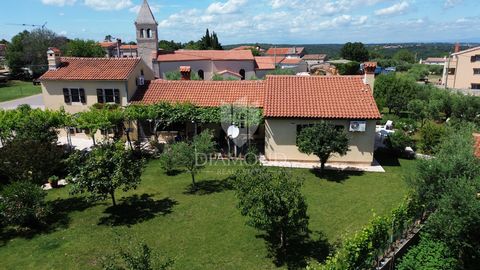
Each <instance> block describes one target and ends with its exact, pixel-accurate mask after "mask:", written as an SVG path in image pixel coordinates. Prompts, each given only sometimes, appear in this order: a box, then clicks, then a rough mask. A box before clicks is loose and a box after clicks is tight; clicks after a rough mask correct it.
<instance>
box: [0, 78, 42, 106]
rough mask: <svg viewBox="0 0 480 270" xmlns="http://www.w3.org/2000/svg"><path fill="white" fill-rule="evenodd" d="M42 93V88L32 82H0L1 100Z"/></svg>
mask: <svg viewBox="0 0 480 270" xmlns="http://www.w3.org/2000/svg"><path fill="white" fill-rule="evenodd" d="M40 93H42V88H41V87H40V86H37V85H33V84H32V82H23V81H9V82H8V83H6V84H2V83H0V102H4V101H9V100H13V99H17V98H22V97H28V96H32V95H36V94H40Z"/></svg>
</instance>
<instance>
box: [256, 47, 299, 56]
mask: <svg viewBox="0 0 480 270" xmlns="http://www.w3.org/2000/svg"><path fill="white" fill-rule="evenodd" d="M305 53H306V51H305V48H304V47H291V48H274V47H272V48H270V49H268V50H267V52H266V53H265V55H267V56H278V57H282V56H283V57H298V58H302V57H303V56H304V55H305Z"/></svg>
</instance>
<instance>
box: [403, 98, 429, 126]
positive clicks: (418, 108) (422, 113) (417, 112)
mask: <svg viewBox="0 0 480 270" xmlns="http://www.w3.org/2000/svg"><path fill="white" fill-rule="evenodd" d="M407 109H408V111H409V112H410V117H411V118H412V119H413V120H416V121H419V122H420V126H422V127H423V124H424V122H425V121H424V120H425V118H426V117H427V115H428V113H427V104H426V103H425V102H424V101H423V100H420V99H413V100H411V101H410V102H408V105H407Z"/></svg>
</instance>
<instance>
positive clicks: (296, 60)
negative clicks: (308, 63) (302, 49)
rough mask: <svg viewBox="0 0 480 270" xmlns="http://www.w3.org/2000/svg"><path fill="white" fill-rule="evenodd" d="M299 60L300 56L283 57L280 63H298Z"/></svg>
mask: <svg viewBox="0 0 480 270" xmlns="http://www.w3.org/2000/svg"><path fill="white" fill-rule="evenodd" d="M300 62H302V58H285V59H283V60H282V62H281V63H282V64H286V65H298V64H300Z"/></svg>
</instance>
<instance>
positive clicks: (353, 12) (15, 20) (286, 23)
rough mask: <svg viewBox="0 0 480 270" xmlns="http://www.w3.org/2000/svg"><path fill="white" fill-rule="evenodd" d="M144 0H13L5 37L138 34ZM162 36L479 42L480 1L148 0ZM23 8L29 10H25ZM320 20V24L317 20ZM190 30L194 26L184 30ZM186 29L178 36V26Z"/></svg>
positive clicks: (230, 41) (226, 40)
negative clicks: (37, 31)
mask: <svg viewBox="0 0 480 270" xmlns="http://www.w3.org/2000/svg"><path fill="white" fill-rule="evenodd" d="M141 2H142V0H119V1H116V0H23V1H15V2H13V1H8V2H7V3H3V4H4V8H3V10H4V11H6V12H5V14H2V21H0V23H1V24H2V31H1V32H0V39H2V38H4V39H7V40H11V38H12V37H13V36H14V35H16V34H17V33H19V32H21V31H23V30H28V31H29V30H32V29H33V28H31V27H28V26H27V27H23V26H21V25H16V24H36V25H43V24H44V23H45V22H46V23H47V24H46V28H48V29H50V30H52V31H54V32H56V33H57V34H59V35H63V36H66V37H68V38H70V39H75V38H80V39H92V40H96V41H101V40H103V39H104V37H105V36H106V35H112V36H113V37H118V38H120V39H122V40H123V41H125V42H129V41H135V31H134V29H135V28H134V24H133V22H134V20H135V19H136V16H137V12H138V9H139V5H140V4H141ZM148 2H149V4H150V7H151V9H152V11H153V13H154V16H155V18H156V20H157V22H158V23H159V39H160V40H174V41H176V42H182V43H184V42H188V41H190V40H197V39H198V38H200V37H201V36H202V35H203V34H204V31H205V29H206V28H209V29H210V30H211V31H215V32H216V33H217V34H218V36H219V39H220V42H221V43H222V44H224V45H234V44H249V43H265V44H292V45H294V44H299V45H302V44H304V45H308V44H343V43H345V42H348V41H360V42H363V43H365V44H398V43H404V44H407V43H455V42H460V43H478V42H480V36H479V35H478V33H477V31H476V29H475V27H474V25H477V24H478V23H479V22H480V12H479V11H478V8H476V3H475V1H474V0H443V1H436V3H434V2H433V1H413V0H401V1H392V0H367V1H360V0H352V1H347V0H320V1H318V0H304V1H300V0H261V1H256V2H255V1H252V0H217V1H214V0H205V1H203V0H202V1H195V0H185V1H182V3H174V4H171V3H169V2H168V1H166V0H149V1H148ZM18 10H21V11H22V12H18ZM312 22H315V23H312ZM185 29H188V30H185ZM179 32H181V33H182V35H181V36H179V35H178V33H179Z"/></svg>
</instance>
